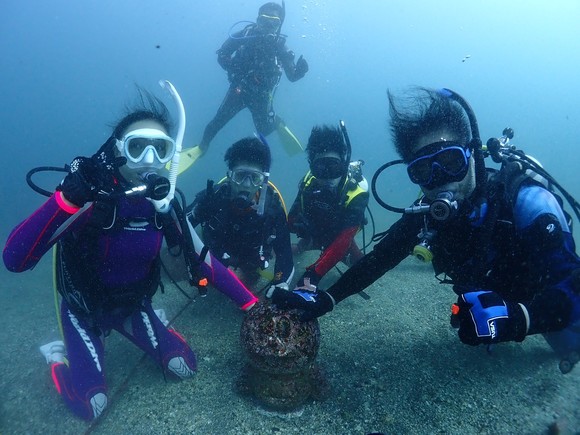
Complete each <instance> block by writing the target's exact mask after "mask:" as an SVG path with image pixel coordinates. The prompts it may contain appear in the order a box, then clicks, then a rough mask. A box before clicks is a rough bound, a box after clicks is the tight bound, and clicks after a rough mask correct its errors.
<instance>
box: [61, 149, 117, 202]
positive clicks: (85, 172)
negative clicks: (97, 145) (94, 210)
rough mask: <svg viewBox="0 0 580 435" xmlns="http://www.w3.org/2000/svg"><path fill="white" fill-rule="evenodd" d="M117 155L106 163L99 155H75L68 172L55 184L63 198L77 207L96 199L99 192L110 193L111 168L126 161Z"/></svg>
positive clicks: (111, 184) (111, 189) (112, 182)
mask: <svg viewBox="0 0 580 435" xmlns="http://www.w3.org/2000/svg"><path fill="white" fill-rule="evenodd" d="M126 161H127V160H126V159H125V158H124V157H119V158H117V159H115V160H114V161H113V162H111V163H108V162H107V161H106V160H105V159H104V158H103V157H102V156H101V155H99V154H95V155H93V156H92V157H90V158H89V157H76V158H75V159H73V161H72V162H71V164H70V169H69V173H68V174H67V176H66V177H64V179H63V180H62V181H61V183H60V185H59V186H57V188H56V190H59V191H61V192H62V194H63V195H64V197H65V199H66V200H67V201H69V202H71V203H72V204H74V205H76V206H77V207H82V206H83V205H85V203H87V202H89V201H94V200H96V199H97V197H98V196H99V194H110V193H111V192H112V191H113V190H114V188H115V175H114V172H113V170H114V169H115V168H117V167H119V166H122V165H123V164H125V163H126Z"/></svg>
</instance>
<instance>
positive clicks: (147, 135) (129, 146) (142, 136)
mask: <svg viewBox="0 0 580 435" xmlns="http://www.w3.org/2000/svg"><path fill="white" fill-rule="evenodd" d="M116 145H117V149H118V150H119V152H120V153H121V154H122V155H123V156H124V157H126V158H127V163H128V165H129V166H131V163H134V164H139V165H141V164H143V163H146V164H147V165H156V164H162V165H164V164H166V163H167V162H169V161H170V160H171V159H172V158H173V154H174V153H175V141H174V140H173V138H171V137H169V136H167V135H166V134H165V133H163V132H162V131H161V130H157V129H154V128H140V129H138V130H133V131H130V132H129V133H128V134H127V135H125V136H124V137H123V138H122V139H121V140H119V139H117V142H116ZM147 157H148V159H147ZM151 157H153V158H151ZM145 160H151V161H145Z"/></svg>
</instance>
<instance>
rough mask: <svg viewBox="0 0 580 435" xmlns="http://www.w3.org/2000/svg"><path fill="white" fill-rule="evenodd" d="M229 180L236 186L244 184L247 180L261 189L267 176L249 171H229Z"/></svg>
mask: <svg viewBox="0 0 580 435" xmlns="http://www.w3.org/2000/svg"><path fill="white" fill-rule="evenodd" d="M228 178H229V179H230V180H232V181H233V182H234V183H236V184H240V185H241V184H243V183H244V182H245V181H246V180H247V179H248V180H250V183H251V184H252V186H254V187H260V186H261V185H262V184H264V180H265V179H266V175H265V174H264V173H263V172H259V171H252V170H249V169H234V170H232V171H228Z"/></svg>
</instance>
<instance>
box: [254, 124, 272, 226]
mask: <svg viewBox="0 0 580 435" xmlns="http://www.w3.org/2000/svg"><path fill="white" fill-rule="evenodd" d="M256 137H257V138H258V139H260V141H261V142H262V143H263V144H264V145H266V146H267V147H268V148H269V147H270V146H269V145H268V142H267V141H266V138H265V137H264V135H262V133H256ZM269 178H270V168H268V171H264V182H263V183H262V187H261V188H260V189H261V190H262V192H261V193H260V200H259V201H258V207H257V209H256V213H257V214H258V216H263V215H264V209H265V208H266V193H267V190H268V179H269Z"/></svg>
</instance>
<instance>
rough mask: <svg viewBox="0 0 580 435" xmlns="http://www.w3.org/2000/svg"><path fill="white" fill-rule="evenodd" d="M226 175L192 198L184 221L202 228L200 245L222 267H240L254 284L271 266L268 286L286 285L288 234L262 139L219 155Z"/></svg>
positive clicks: (238, 144)
mask: <svg viewBox="0 0 580 435" xmlns="http://www.w3.org/2000/svg"><path fill="white" fill-rule="evenodd" d="M224 161H225V162H226V164H227V166H228V171H227V175H226V177H224V178H223V179H222V180H221V181H219V182H218V183H217V184H214V183H213V181H211V180H209V181H208V185H207V188H206V189H205V190H203V191H201V192H199V193H198V194H197V195H196V198H195V200H194V202H193V203H192V204H191V205H190V206H189V207H188V208H187V218H188V220H189V222H190V224H191V225H192V227H194V228H195V227H196V226H197V225H201V228H202V238H203V241H204V243H205V244H206V245H207V246H208V247H209V249H210V251H211V252H212V254H214V255H215V256H216V257H217V258H218V259H219V260H220V261H221V262H222V263H223V264H224V265H226V266H231V267H232V268H239V269H241V271H242V273H243V275H244V281H245V282H246V283H248V284H254V283H255V282H256V281H257V280H258V279H259V275H265V273H264V272H262V271H264V270H265V269H266V268H268V266H269V261H270V259H271V256H272V251H273V252H274V254H275V257H276V262H275V267H274V276H273V277H272V278H271V281H272V283H273V284H282V283H283V284H284V285H286V286H287V285H288V283H289V282H290V280H291V279H292V276H293V274H294V262H293V259H292V247H291V244H290V232H289V231H288V223H287V220H286V211H285V208H284V202H283V199H282V196H281V195H280V192H279V191H278V190H277V189H276V187H275V186H274V185H273V184H272V183H271V182H270V181H269V176H270V174H269V171H270V164H271V156H270V148H269V147H268V145H267V144H266V143H265V139H263V137H262V138H261V139H258V138H244V139H241V140H239V141H237V142H236V143H234V144H233V145H232V146H231V147H230V148H228V150H227V151H226V154H225V156H224Z"/></svg>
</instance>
